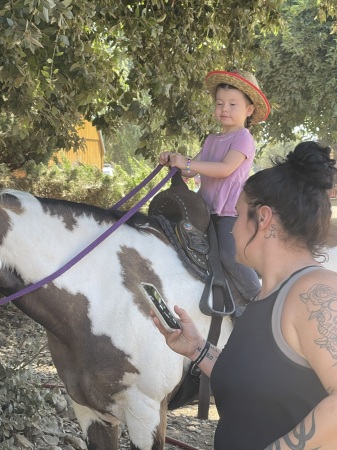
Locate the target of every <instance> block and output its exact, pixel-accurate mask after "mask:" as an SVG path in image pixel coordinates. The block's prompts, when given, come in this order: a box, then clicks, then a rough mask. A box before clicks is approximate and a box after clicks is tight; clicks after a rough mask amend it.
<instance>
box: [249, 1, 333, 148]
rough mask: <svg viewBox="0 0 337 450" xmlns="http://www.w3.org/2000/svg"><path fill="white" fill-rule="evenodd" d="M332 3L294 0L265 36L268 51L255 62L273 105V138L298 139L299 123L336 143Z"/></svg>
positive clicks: (270, 122)
mask: <svg viewBox="0 0 337 450" xmlns="http://www.w3.org/2000/svg"><path fill="white" fill-rule="evenodd" d="M327 5H328V2H326V1H325V2H324V5H323V6H324V8H325V9H321V10H317V4H316V1H315V0H297V1H296V2H293V1H288V2H287V3H285V5H284V9H283V21H284V23H285V26H284V27H283V28H282V30H281V31H280V32H279V33H278V34H277V35H274V34H268V35H267V36H266V37H264V36H261V38H260V43H261V45H263V48H264V49H265V52H266V53H265V56H264V57H263V58H256V59H255V61H254V63H255V67H256V69H257V75H258V77H259V79H261V80H262V81H263V86H264V88H265V90H266V92H267V93H268V98H269V99H270V101H271V103H272V106H273V108H272V114H271V116H270V117H269V119H268V121H267V122H266V124H265V132H266V135H267V136H268V137H269V140H272V139H274V140H286V139H288V138H291V139H294V138H295V135H296V133H297V132H298V127H301V128H302V129H304V130H305V131H306V133H307V134H308V135H310V134H311V136H314V137H315V138H317V137H318V138H319V139H321V140H323V141H325V142H327V143H330V145H331V143H333V142H334V141H336V139H337V123H336V118H337V98H336V92H337V65H336V61H337V46H336V35H335V34H333V30H334V26H335V22H334V19H332V17H331V15H329V14H333V13H335V10H334V9H333V8H332V6H331V2H330V9H328V8H327ZM318 12H320V16H319V15H318ZM323 13H324V14H323ZM319 18H321V19H324V20H325V21H323V22H321V21H320V20H319ZM267 55H269V57H268V56H267ZM266 58H267V59H269V62H268V64H266Z"/></svg>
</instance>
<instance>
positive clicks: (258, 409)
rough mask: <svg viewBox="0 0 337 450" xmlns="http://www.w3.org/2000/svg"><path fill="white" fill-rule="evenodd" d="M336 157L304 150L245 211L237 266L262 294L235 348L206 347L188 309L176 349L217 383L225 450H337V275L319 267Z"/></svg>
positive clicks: (173, 338) (254, 187)
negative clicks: (258, 281)
mask: <svg viewBox="0 0 337 450" xmlns="http://www.w3.org/2000/svg"><path fill="white" fill-rule="evenodd" d="M334 165H335V161H334V160H332V159H330V149H329V148H324V147H322V146H320V145H319V144H317V143H315V142H303V143H301V144H299V145H298V146H297V147H296V148H295V150H294V151H293V152H291V153H289V154H288V156H287V158H286V159H285V160H278V161H277V162H276V163H275V164H274V166H273V167H272V168H269V169H265V170H262V171H260V172H258V173H256V174H255V175H253V176H251V177H250V178H249V179H248V180H247V182H246V184H245V186H244V189H243V192H242V193H241V195H240V198H239V200H238V203H237V213H238V218H237V221H236V223H235V225H234V228H233V235H234V238H235V244H236V251H237V261H238V262H240V263H242V264H245V265H247V266H249V267H251V268H253V269H255V270H256V271H257V272H259V273H260V274H261V277H262V288H261V291H260V293H259V294H258V295H257V297H256V298H255V300H254V301H253V302H251V303H250V304H249V305H248V306H247V309H246V310H245V312H244V313H243V315H242V316H241V317H240V318H239V319H238V320H237V322H236V324H235V326H234V330H233V332H232V334H231V336H230V338H229V340H228V342H227V344H226V346H225V348H224V349H223V350H222V351H220V350H219V349H217V348H215V347H213V346H210V345H209V343H207V342H206V343H205V340H204V339H203V337H202V336H201V335H200V333H199V332H198V331H197V329H196V327H195V325H194V324H193V323H192V322H191V320H190V318H189V316H188V314H187V313H186V311H185V310H183V309H181V308H179V307H178V306H176V307H175V311H176V313H177V314H178V315H179V317H180V320H181V324H182V328H183V329H182V331H174V332H173V333H167V332H166V331H165V330H163V329H162V328H161V327H160V326H159V324H158V320H157V319H156V318H154V319H153V320H154V322H155V323H156V325H157V326H158V328H159V329H160V331H161V332H162V334H163V335H164V336H165V338H166V342H167V344H168V345H169V346H170V347H171V348H172V350H174V351H176V352H177V353H180V354H182V355H184V356H186V357H188V358H190V359H191V360H192V361H194V362H195V364H197V365H198V366H199V367H200V369H201V370H202V371H203V372H204V373H205V374H207V375H209V376H210V377H211V385H212V390H213V394H214V398H215V402H216V406H217V409H218V412H219V417H220V419H219V423H218V426H217V431H216V434H215V442H214V448H215V449H216V450H263V449H265V450H267V449H268V450H285V449H287V450H289V449H302V450H309V449H310V450H314V449H320V450H336V449H337V274H336V273H335V272H332V271H329V270H326V269H324V268H323V267H321V266H320V264H319V263H318V262H317V259H316V258H317V257H318V256H319V255H320V252H321V249H322V247H323V245H324V243H325V239H326V237H327V234H328V229H329V224H330V217H331V210H330V200H329V196H328V193H327V190H328V189H330V188H331V187H332V185H333V178H334V175H335V172H336V169H335V167H334Z"/></svg>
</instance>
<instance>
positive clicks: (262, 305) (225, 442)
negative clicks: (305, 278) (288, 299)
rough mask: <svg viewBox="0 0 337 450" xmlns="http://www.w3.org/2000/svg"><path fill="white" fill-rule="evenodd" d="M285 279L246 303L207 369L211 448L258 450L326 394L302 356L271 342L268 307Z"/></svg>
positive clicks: (270, 314) (289, 427)
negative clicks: (215, 418) (213, 411)
mask: <svg viewBox="0 0 337 450" xmlns="http://www.w3.org/2000/svg"><path fill="white" fill-rule="evenodd" d="M302 271H303V269H302ZM298 272H301V271H298ZM298 272H296V273H295V274H297V273H298ZM295 274H293V275H292V277H293V276H294V275H295ZM290 278H291V277H290ZM287 281H288V280H287ZM286 283H287V282H285V283H283V285H282V286H281V287H280V289H279V290H277V291H276V292H274V293H272V294H271V295H269V296H268V297H266V298H265V299H262V300H259V301H255V302H251V303H249V304H248V306H247V308H246V310H245V312H244V313H243V315H242V316H241V317H240V318H238V319H237V320H236V323H235V327H234V330H233V331H232V334H231V335H230V337H229V340H228V342H227V344H226V346H225V347H224V349H223V350H222V352H221V354H220V356H219V358H218V360H217V362H216V364H215V366H214V368H213V370H212V375H211V386H212V391H213V394H214V398H215V402H216V406H217V409H218V413H219V417H220V419H219V423H218V426H217V429H216V433H215V439H214V448H215V450H263V449H264V448H266V447H267V446H268V445H269V444H271V443H272V442H274V441H275V440H277V439H278V438H280V437H282V436H283V435H285V434H286V433H288V432H289V431H291V430H292V429H293V428H294V427H295V426H296V425H298V423H300V422H301V421H302V420H303V419H304V417H306V416H307V415H308V414H309V413H310V411H311V410H312V409H313V408H314V407H315V406H316V405H317V404H318V403H319V402H320V401H321V400H323V398H325V397H327V392H326V391H325V389H324V388H323V386H322V384H321V382H320V380H319V379H318V377H317V376H316V374H315V372H314V371H313V370H312V369H311V368H310V367H306V366H305V364H306V362H305V360H304V359H303V358H301V357H300V356H299V355H297V354H296V353H295V352H293V353H294V354H295V355H297V358H296V356H295V357H294V358H290V357H289V354H291V350H290V351H289V349H288V352H285V351H284V350H281V349H280V344H279V343H278V342H276V340H275V337H274V336H275V331H274V333H273V329H272V315H273V308H274V305H275V302H276V299H277V297H278V294H279V293H280V291H281V289H282V287H283V286H284V285H285V284H286ZM284 290H285V288H284ZM287 290H288V289H287ZM280 297H281V296H280ZM281 308H282V307H281ZM274 315H275V314H274ZM279 317H280V314H279ZM285 345H287V344H285ZM289 348H290V347H289ZM296 359H297V362H295V361H296ZM301 359H303V362H302V361H301Z"/></svg>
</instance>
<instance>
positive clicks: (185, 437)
mask: <svg viewBox="0 0 337 450" xmlns="http://www.w3.org/2000/svg"><path fill="white" fill-rule="evenodd" d="M0 308H1V309H0V363H1V364H3V365H5V366H6V365H7V364H10V360H11V359H13V358H15V359H16V360H17V359H19V360H22V361H23V362H24V363H25V361H27V360H28V361H29V362H30V363H29V366H31V367H32V370H33V371H34V372H35V374H36V375H37V376H38V377H39V379H40V380H41V384H42V385H44V386H46V387H45V389H46V390H48V389H50V390H52V389H55V386H62V382H61V380H60V379H59V377H58V375H57V372H56V370H55V368H54V365H53V363H52V360H51V358H50V354H49V350H48V348H47V347H45V348H42V347H43V346H44V345H45V344H46V339H45V335H44V331H43V330H42V328H41V327H39V326H38V325H37V324H35V322H33V321H32V320H31V319H29V318H28V317H27V316H25V315H24V314H22V313H21V311H19V310H17V309H16V308H15V307H14V305H11V304H9V305H5V306H2V307H0ZM34 339H35V340H36V342H37V345H36V347H38V348H39V349H40V348H42V350H41V351H40V352H38V355H33V360H32V355H31V352H32V346H30V345H28V344H29V343H30V341H33V340H34ZM26 348H27V349H28V351H29V354H27V353H26ZM31 360H32V361H31ZM58 392H59V394H60V399H59V402H58V403H57V404H55V415H56V416H57V415H58V414H59V415H60V417H62V424H63V425H62V430H61V429H59V430H56V431H55V432H54V433H52V434H51V435H50V434H49V433H50V431H49V430H48V431H46V433H45V436H43V437H44V441H46V442H44V443H43V446H42V445H37V444H36V443H35V442H34V447H33V448H34V449H35V450H59V449H62V450H63V449H64V450H83V449H85V448H86V446H85V443H84V441H83V440H82V439H81V438H82V434H81V430H80V428H79V425H78V423H77V420H76V418H75V417H74V414H73V411H71V410H67V411H65V410H63V411H60V410H61V408H60V406H59V405H62V403H63V402H62V397H63V399H65V400H67V404H68V408H69V398H68V396H67V394H66V392H65V390H64V389H59V390H58ZM65 403H66V402H65V401H64V404H65ZM0 413H1V409H0ZM197 415H198V406H197V404H193V405H189V406H187V407H184V408H180V409H178V410H175V411H170V412H168V415H167V442H166V445H165V450H173V449H180V448H185V449H197V450H212V449H213V438H214V432H215V427H216V424H217V419H218V415H217V411H216V408H215V406H214V404H211V406H210V410H209V419H208V420H200V419H198V418H197ZM0 424H1V414H0ZM65 434H66V435H67V439H66V440H67V442H68V443H67V444H65V442H66V441H65V439H63V438H61V437H62V436H64V435H65ZM57 436H58V442H57V445H55V443H56V438H57ZM71 437H73V440H71V439H70V438H71ZM79 438H80V439H79ZM48 441H49V442H51V443H52V444H51V445H48ZM69 441H71V445H70V444H69ZM180 444H181V445H180ZM16 445H17V446H18V448H20V449H21V448H22V449H23V448H31V447H25V446H24V445H22V446H20V445H18V444H16ZM119 447H120V449H127V448H129V439H128V433H127V429H125V428H124V429H123V430H122V433H121V437H120V439H119ZM3 448H6V449H7V448H8V447H6V446H5V444H3V443H2V442H1V439H0V450H1V449H3ZM15 448H17V447H15Z"/></svg>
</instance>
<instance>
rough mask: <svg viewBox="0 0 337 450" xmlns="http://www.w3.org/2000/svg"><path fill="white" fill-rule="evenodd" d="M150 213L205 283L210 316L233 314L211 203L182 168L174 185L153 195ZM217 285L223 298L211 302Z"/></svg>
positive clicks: (204, 304)
mask: <svg viewBox="0 0 337 450" xmlns="http://www.w3.org/2000/svg"><path fill="white" fill-rule="evenodd" d="M148 215H149V216H155V217H156V220H157V221H158V222H159V224H160V226H161V228H162V230H163V231H164V233H165V235H166V236H167V238H168V239H169V241H170V243H171V244H172V245H173V247H174V248H175V249H176V251H177V253H178V255H179V257H180V259H181V261H182V262H183V264H184V266H185V267H186V269H187V270H188V271H189V272H190V273H191V274H192V275H193V276H195V277H196V278H198V279H199V280H201V281H203V282H204V283H205V289H204V292H203V295H202V298H201V299H200V305H199V307H200V310H201V311H202V312H203V313H204V314H206V315H209V316H221V317H223V316H225V315H228V314H233V312H234V309H235V305H234V301H233V298H232V295H231V291H230V289H229V286H228V283H227V280H226V279H225V278H224V274H223V270H222V266H221V260H220V256H219V252H218V242H217V238H216V234H215V230H214V228H213V223H212V221H211V220H210V213H209V210H208V207H207V205H206V203H205V201H204V200H203V198H202V197H201V196H200V195H199V194H198V193H196V192H193V191H191V190H190V189H189V188H188V186H187V184H186V183H185V182H184V181H183V179H182V177H181V172H180V171H178V172H176V173H175V174H174V176H173V177H172V180H171V186H170V187H169V188H168V189H166V190H164V191H161V192H159V193H158V194H157V195H156V196H155V197H154V198H153V199H152V201H151V202H150V204H149V209H148ZM215 287H216V288H217V291H219V290H220V292H221V295H217V296H216V297H217V298H218V299H219V298H222V301H219V300H217V299H213V303H212V304H211V302H210V299H211V297H212V296H211V293H212V289H213V292H214V288H215ZM215 303H216V304H215Z"/></svg>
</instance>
